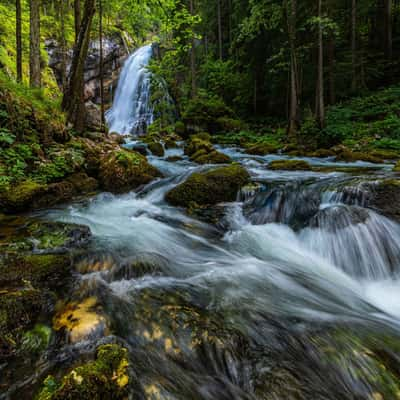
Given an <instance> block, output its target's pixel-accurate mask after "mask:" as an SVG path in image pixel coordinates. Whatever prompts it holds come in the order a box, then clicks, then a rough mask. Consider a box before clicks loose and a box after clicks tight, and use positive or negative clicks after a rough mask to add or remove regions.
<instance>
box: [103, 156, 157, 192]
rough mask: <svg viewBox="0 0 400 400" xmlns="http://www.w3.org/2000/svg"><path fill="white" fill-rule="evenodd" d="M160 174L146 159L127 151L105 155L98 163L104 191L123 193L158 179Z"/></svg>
mask: <svg viewBox="0 0 400 400" xmlns="http://www.w3.org/2000/svg"><path fill="white" fill-rule="evenodd" d="M160 176H161V173H160V172H159V171H158V170H157V169H156V168H155V167H153V166H152V165H150V164H149V163H148V162H147V159H146V157H144V156H142V155H141V154H139V153H136V152H134V151H128V150H118V151H114V152H112V153H109V154H107V155H106V156H105V157H103V158H102V159H101V161H100V182H101V185H102V187H103V188H104V189H105V190H108V191H110V192H113V193H123V192H125V191H129V190H132V189H135V188H137V187H139V186H141V185H144V184H147V183H149V182H151V181H152V180H153V179H155V178H157V177H160Z"/></svg>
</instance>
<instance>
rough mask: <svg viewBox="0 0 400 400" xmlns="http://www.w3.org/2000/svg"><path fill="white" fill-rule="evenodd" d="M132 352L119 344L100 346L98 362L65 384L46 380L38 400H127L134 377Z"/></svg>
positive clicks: (66, 378)
mask: <svg viewBox="0 0 400 400" xmlns="http://www.w3.org/2000/svg"><path fill="white" fill-rule="evenodd" d="M128 367H129V359H128V351H127V350H126V349H125V348H123V347H121V346H119V345H116V344H109V345H104V346H100V347H99V348H98V349H97V355H96V360H95V361H92V362H88V363H86V364H84V365H82V366H79V367H76V368H74V369H73V370H72V371H71V372H69V373H68V374H67V375H65V376H64V377H63V378H62V380H61V382H57V380H56V379H54V378H53V377H51V376H50V377H48V378H47V379H46V380H45V381H44V387H43V388H42V390H41V391H40V392H39V394H38V395H37V396H36V400H61V399H63V400H66V399H70V400H72V399H76V400H78V399H79V400H92V399H116V400H117V399H121V400H122V399H125V398H127V396H128V387H129V383H130V379H131V378H130V376H129V373H128Z"/></svg>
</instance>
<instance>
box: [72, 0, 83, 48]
mask: <svg viewBox="0 0 400 400" xmlns="http://www.w3.org/2000/svg"><path fill="white" fill-rule="evenodd" d="M74 23H75V41H77V40H78V36H79V30H80V28H81V0H74Z"/></svg>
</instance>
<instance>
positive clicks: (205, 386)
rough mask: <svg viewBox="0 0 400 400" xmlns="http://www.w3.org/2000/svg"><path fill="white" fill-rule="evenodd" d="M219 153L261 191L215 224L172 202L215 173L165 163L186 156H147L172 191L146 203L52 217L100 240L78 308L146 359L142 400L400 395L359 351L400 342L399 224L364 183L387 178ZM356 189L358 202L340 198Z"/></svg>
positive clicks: (140, 197) (151, 188)
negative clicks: (272, 166) (169, 199)
mask: <svg viewBox="0 0 400 400" xmlns="http://www.w3.org/2000/svg"><path fill="white" fill-rule="evenodd" d="M220 150H222V151H224V152H225V153H226V154H229V155H230V156H231V157H233V158H234V159H235V160H236V161H238V162H240V163H241V164H242V165H244V166H245V167H246V168H247V169H248V171H249V172H250V173H251V176H252V178H253V180H254V182H257V184H258V186H257V188H256V187H255V188H253V189H251V188H250V189H249V190H243V192H242V193H239V194H238V201H237V202H235V203H231V204H224V205H221V206H218V207H215V208H213V209H209V210H205V211H206V212H208V213H211V216H212V218H213V221H214V222H215V223H212V224H211V223H209V222H208V221H209V220H210V215H208V214H207V213H206V215H203V216H200V217H194V216H189V215H188V214H186V213H185V212H184V211H183V210H180V209H176V208H173V207H171V206H169V205H168V204H167V203H166V202H165V201H164V195H165V193H166V192H167V191H168V190H170V189H171V188H173V187H174V186H175V185H177V184H179V183H180V182H182V181H183V180H185V179H186V178H187V177H188V175H190V174H191V173H193V172H195V171H198V170H202V169H205V168H210V167H199V166H197V165H195V164H193V163H191V162H190V161H188V160H187V159H185V158H184V159H183V160H182V161H178V162H174V163H171V162H168V161H167V160H166V158H167V157H169V156H171V155H180V156H183V151H182V150H181V149H170V150H167V152H166V155H165V157H163V158H157V157H152V156H151V157H149V160H150V162H151V163H153V164H154V165H155V166H156V167H157V168H159V169H160V170H161V171H162V172H163V173H164V175H165V178H163V179H160V180H158V181H156V182H153V183H151V184H149V185H148V186H146V187H144V188H142V189H141V190H139V191H137V192H132V193H130V194H126V195H121V196H114V195H111V194H100V195H98V196H96V197H95V198H93V199H90V200H89V201H85V202H83V203H78V204H74V205H71V206H69V207H67V208H63V209H57V210H52V211H50V212H49V214H48V215H47V217H50V218H52V219H56V220H60V221H68V222H75V223H80V224H85V225H87V226H89V227H90V228H91V230H92V232H93V234H94V237H95V242H94V244H93V248H92V250H91V251H89V253H88V254H87V255H86V257H85V258H84V259H83V260H82V261H81V262H80V265H81V266H82V265H84V267H81V268H80V271H81V272H82V277H81V287H80V288H79V289H77V294H76V296H78V297H82V292H83V293H84V296H89V295H93V296H97V297H98V298H99V299H101V300H100V301H101V304H102V307H103V308H104V313H105V315H106V318H107V320H108V321H109V325H110V326H112V327H113V332H114V333H115V334H116V335H117V336H119V337H121V338H123V340H125V341H126V343H128V344H129V345H130V346H131V348H132V354H133V356H132V357H133V360H140V361H138V363H137V364H136V367H137V370H136V372H137V374H138V376H139V380H140V382H141V384H142V385H143V387H144V388H145V393H146V394H147V396H146V398H149V399H153V398H154V399H156V398H161V399H188V398H190V399H192V398H193V399H216V398H218V399H248V398H249V399H253V398H254V399H283V398H285V399H303V398H304V399H355V398H357V399H358V398H360V399H364V398H365V399H369V398H371V399H375V398H381V397H373V396H374V393H375V395H376V393H378V394H379V395H381V393H386V392H384V390H386V389H387V387H386V386H385V385H390V384H392V383H390V382H389V381H388V382H389V383H388V382H386V381H385V382H381V381H379V380H377V379H376V376H375V375H376V374H379V373H380V371H379V362H378V361H377V360H375V359H374V358H373V357H372V356H368V354H369V353H368V352H369V351H370V350H369V347H367V345H366V344H364V342H363V341H364V340H365V341H367V343H368V344H369V343H370V341H371V343H373V344H374V346H375V347H377V348H379V349H380V350H382V351H385V352H386V353H385V354H391V355H393V354H394V353H393V349H392V348H391V347H388V344H387V342H386V341H384V340H383V339H384V338H386V337H390V338H391V340H394V339H393V338H397V336H398V333H399V332H400V281H399V277H398V270H399V261H400V225H399V224H397V223H396V222H394V221H391V220H389V219H388V218H386V217H384V216H382V215H379V214H378V213H376V212H375V211H373V210H371V209H369V208H367V207H365V206H363V202H364V201H363V193H362V189H361V186H360V182H362V181H363V180H367V181H371V180H374V179H377V178H378V177H379V176H385V175H388V174H390V167H389V168H388V167H387V166H386V167H383V166H378V168H376V170H374V171H373V172H370V171H369V169H367V167H368V168H370V167H371V165H369V164H365V163H361V164H360V163H357V164H356V165H357V167H359V168H360V171H362V169H363V167H365V168H366V169H365V171H367V170H368V171H369V172H368V174H367V172H365V173H363V172H360V173H358V174H357V175H354V174H346V173H343V172H321V173H319V172H283V171H281V172H279V171H270V170H268V169H267V168H266V166H267V164H268V162H269V161H270V160H271V159H275V158H278V157H279V156H269V157H254V156H248V155H246V154H244V153H243V152H242V151H241V150H240V149H235V148H220ZM308 161H309V162H310V163H311V164H313V165H319V166H325V167H328V166H332V164H334V163H332V162H331V161H330V160H327V159H325V160H321V159H308ZM348 166H349V165H348ZM350 166H351V165H350ZM353 166H354V165H353ZM385 168H386V169H385ZM349 187H351V188H353V190H354V191H355V192H356V191H357V190H358V191H359V192H360V193H361V194H359V195H355V196H353V197H350V198H346V199H344V196H343V193H344V189H345V188H347V189H348V188H349ZM214 214H215V215H217V218H216V219H215V218H214ZM138 263H139V265H141V266H142V268H143V271H142V272H141V273H138V272H137V269H135V268H137V265H138ZM94 266H96V267H94ZM99 266H100V267H99ZM135 266H136V267H135ZM96 339H99V338H96ZM397 340H398V339H397ZM364 346H365V347H364ZM375 347H374V348H375ZM332 352H333V353H332ZM393 357H394V359H396V358H395V357H397V356H395V355H393ZM387 379H389V378H387ZM389 380H390V379H389ZM382 387H383V388H382ZM383 396H384V394H383ZM382 398H385V399H386V398H392V397H387V396H386V397H382ZM393 398H394V397H393Z"/></svg>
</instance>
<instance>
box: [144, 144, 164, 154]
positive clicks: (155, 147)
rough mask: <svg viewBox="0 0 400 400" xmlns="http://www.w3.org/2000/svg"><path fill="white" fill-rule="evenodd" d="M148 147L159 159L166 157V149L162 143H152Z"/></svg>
mask: <svg viewBox="0 0 400 400" xmlns="http://www.w3.org/2000/svg"><path fill="white" fill-rule="evenodd" d="M147 146H148V148H149V150H150V151H151V153H152V154H153V155H155V156H157V157H163V156H164V153H165V152H164V147H163V145H162V144H161V143H160V142H151V143H149V144H148V145H147Z"/></svg>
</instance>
